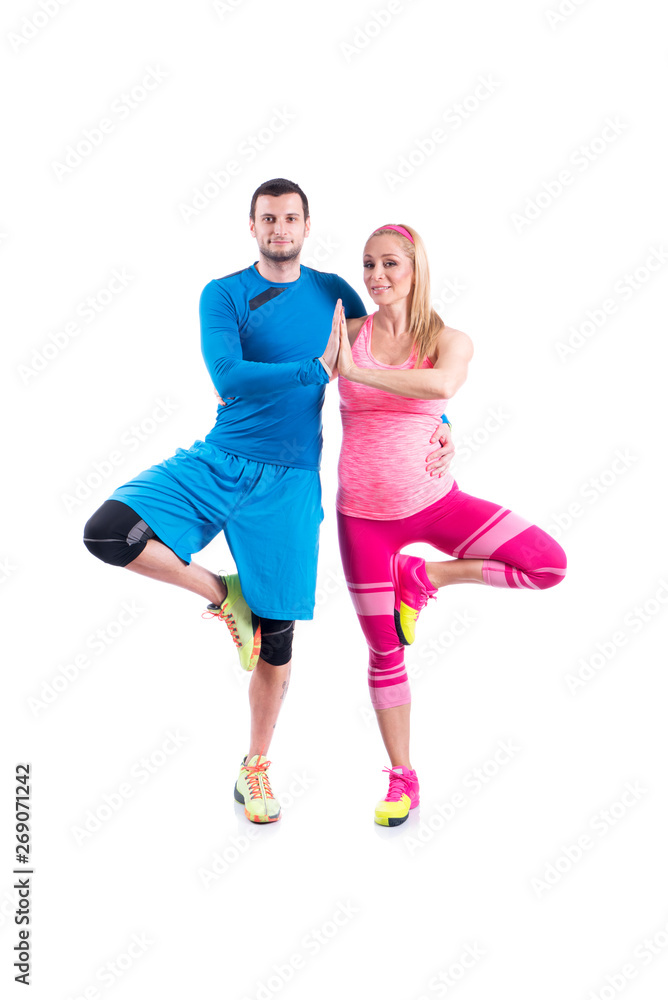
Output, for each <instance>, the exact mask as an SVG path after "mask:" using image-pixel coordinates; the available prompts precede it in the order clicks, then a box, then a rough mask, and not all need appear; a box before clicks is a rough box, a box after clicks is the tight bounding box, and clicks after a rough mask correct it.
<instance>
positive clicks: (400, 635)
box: [390, 552, 412, 646]
mask: <svg viewBox="0 0 668 1000" xmlns="http://www.w3.org/2000/svg"><path fill="white" fill-rule="evenodd" d="M398 557H399V553H398V552H395V553H394V555H393V556H392V558H391V559H390V572H391V574H392V586H393V587H394V598H395V602H396V600H397V599H398V600H399V603H401V592H400V590H399V579H398V577H397V568H396V567H397V559H398ZM394 630H395V632H396V633H397V639H398V640H399V642H400V643H401V645H402V646H411V645H412V643H410V642H409V641H408V639H407V638H406V635H405V633H404V630H403V629H402V627H401V613H400V612H399V611H398V609H397V608H396V607H395V609H394Z"/></svg>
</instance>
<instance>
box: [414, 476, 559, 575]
mask: <svg viewBox="0 0 668 1000" xmlns="http://www.w3.org/2000/svg"><path fill="white" fill-rule="evenodd" d="M422 515H423V525H422V527H423V529H424V532H425V534H426V535H427V536H428V537H425V538H423V539H422V540H424V541H428V542H429V543H430V544H432V545H434V546H436V547H437V548H439V549H441V550H442V551H443V552H448V553H449V554H450V555H452V556H454V557H455V558H454V559H449V560H447V561H444V562H434V561H429V562H427V563H426V564H425V569H426V573H427V576H428V578H429V582H430V583H431V584H432V586H433V587H434V588H437V589H438V588H439V587H445V586H449V585H450V584H453V583H483V584H487V585H488V586H490V587H510V588H514V589H520V590H521V589H524V590H547V589H548V588H549V587H554V586H556V585H557V584H558V583H560V582H561V580H563V578H564V576H565V573H566V554H565V552H564V550H563V549H562V547H561V546H560V545H559V543H558V542H556V541H555V540H554V538H552V537H551V535H548V534H547V532H545V531H543V530H542V529H541V528H539V527H537V526H536V525H534V524H531V522H529V521H526V520H525V519H524V518H522V517H520V516H519V515H518V514H514V513H513V512H512V511H510V510H508V509H507V508H505V507H501V506H500V505H499V504H495V503H491V502H490V501H488V500H480V499H479V498H477V497H473V496H471V495H470V494H468V493H462V492H461V491H460V490H459V489H457V487H456V486H454V487H453V489H452V490H451V492H450V493H449V494H447V496H446V497H444V498H443V501H440V502H439V504H433V505H432V506H431V507H429V508H427V509H426V510H425V511H422Z"/></svg>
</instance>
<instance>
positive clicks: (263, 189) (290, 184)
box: [250, 177, 309, 222]
mask: <svg viewBox="0 0 668 1000" xmlns="http://www.w3.org/2000/svg"><path fill="white" fill-rule="evenodd" d="M261 194H268V195H271V197H272V198H280V196H281V195H282V194H298V195H299V197H300V198H301V200H302V207H303V209H304V221H306V219H308V217H309V213H308V200H307V198H306V195H305V194H304V192H303V191H302V189H301V188H300V186H299V184H295V183H294V181H287V180H286V179H285V177H274V179H273V180H271V181H265V182H264V184H260V186H259V188H258V189H257V191H256V192H255V193H254V195H253V197H252V198H251V206H250V217H251V219H252V220H253V222H255V205H256V202H257V200H258V198H259V197H260V195H261Z"/></svg>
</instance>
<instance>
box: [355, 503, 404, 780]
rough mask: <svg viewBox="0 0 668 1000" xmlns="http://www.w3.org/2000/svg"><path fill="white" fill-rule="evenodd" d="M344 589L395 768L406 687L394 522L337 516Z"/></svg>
mask: <svg viewBox="0 0 668 1000" xmlns="http://www.w3.org/2000/svg"><path fill="white" fill-rule="evenodd" d="M338 522H339V545H340V548H341V560H342V562H343V570H344V573H345V577H346V581H347V583H348V590H349V592H350V596H351V599H352V602H353V605H354V607H355V610H356V612H357V616H358V619H359V623H360V626H361V628H362V631H363V633H364V637H365V639H366V641H367V645H368V647H369V673H368V680H369V693H370V695H371V703H372V704H373V707H374V708H375V710H376V717H377V719H378V725H379V728H380V733H381V736H382V739H383V743H384V744H385V748H386V749H387V752H388V755H389V758H390V762H391V764H392V766H393V767H396V766H403V767H406V768H409V769H410V767H411V764H410V750H409V737H410V700H411V694H410V686H409V683H408V675H407V674H406V667H405V664H404V650H403V646H402V645H401V644H400V642H399V640H398V638H397V633H396V629H395V627H394V587H393V584H392V576H391V573H390V559H391V557H392V554H393V552H394V551H395V549H396V548H398V547H399V546H400V545H401V544H402V538H401V536H400V535H399V534H397V530H396V528H395V522H392V521H371V520H366V519H364V518H358V517H348V516H347V515H345V514H341V513H339V514H338Z"/></svg>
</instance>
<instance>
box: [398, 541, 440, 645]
mask: <svg viewBox="0 0 668 1000" xmlns="http://www.w3.org/2000/svg"><path fill="white" fill-rule="evenodd" d="M390 570H391V572H392V583H393V584H394V627H395V629H396V632H397V638H398V639H399V642H400V643H401V644H402V645H403V646H411V645H412V644H413V643H414V642H415V626H416V625H417V620H418V618H419V616H420V612H421V611H422V609H423V608H424V606H425V604H426V603H427V601H428V600H429V599H430V598H432V597H436V594H437V593H438V591H437V590H436V589H435V587H432V586H431V584H430V585H429V586H428V587H427V585H426V584H425V583H424V580H423V575H426V574H424V559H418V558H417V557H416V556H405V555H404V554H403V552H395V553H394V555H393V556H392V559H391V560H390Z"/></svg>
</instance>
